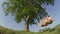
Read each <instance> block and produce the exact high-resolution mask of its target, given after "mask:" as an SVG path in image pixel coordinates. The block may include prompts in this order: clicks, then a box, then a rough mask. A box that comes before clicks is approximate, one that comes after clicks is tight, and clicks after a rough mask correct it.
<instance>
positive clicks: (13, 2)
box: [3, 0, 54, 31]
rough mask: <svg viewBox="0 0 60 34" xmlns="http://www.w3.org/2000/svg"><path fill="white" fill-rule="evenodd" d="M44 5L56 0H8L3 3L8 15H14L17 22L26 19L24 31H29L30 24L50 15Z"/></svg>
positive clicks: (51, 3)
mask: <svg viewBox="0 0 60 34" xmlns="http://www.w3.org/2000/svg"><path fill="white" fill-rule="evenodd" d="M43 5H54V0H7V1H5V2H4V3H3V8H4V10H5V11H4V12H5V14H6V15H9V14H11V15H12V16H14V18H15V20H16V22H17V23H20V22H21V21H22V20H23V21H25V24H24V31H29V24H30V25H32V24H35V20H37V21H38V19H42V14H44V15H48V13H47V12H46V10H45V8H44V7H43Z"/></svg>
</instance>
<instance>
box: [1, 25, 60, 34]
mask: <svg viewBox="0 0 60 34" xmlns="http://www.w3.org/2000/svg"><path fill="white" fill-rule="evenodd" d="M0 34H60V25H57V26H56V27H55V28H54V30H52V31H51V30H49V29H48V30H46V31H44V32H25V31H17V30H12V29H8V28H5V27H2V26H0Z"/></svg>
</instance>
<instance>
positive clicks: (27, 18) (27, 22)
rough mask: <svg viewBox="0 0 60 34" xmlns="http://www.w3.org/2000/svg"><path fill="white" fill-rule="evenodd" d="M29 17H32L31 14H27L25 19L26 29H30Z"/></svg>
mask: <svg viewBox="0 0 60 34" xmlns="http://www.w3.org/2000/svg"><path fill="white" fill-rule="evenodd" d="M29 18H30V16H27V17H26V19H25V23H24V31H29Z"/></svg>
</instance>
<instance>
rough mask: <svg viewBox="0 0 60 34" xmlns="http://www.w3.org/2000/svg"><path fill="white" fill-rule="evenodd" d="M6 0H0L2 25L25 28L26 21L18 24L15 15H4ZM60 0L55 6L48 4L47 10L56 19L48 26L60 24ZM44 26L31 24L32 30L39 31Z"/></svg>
mask: <svg viewBox="0 0 60 34" xmlns="http://www.w3.org/2000/svg"><path fill="white" fill-rule="evenodd" d="M4 1H5V0H0V25H1V26H4V27H6V28H9V29H14V30H23V27H24V23H23V21H22V22H21V23H20V24H18V23H16V22H15V20H14V17H13V16H11V15H10V16H5V15H4V10H3V8H2V3H3V2H4ZM59 3H60V0H55V4H54V6H51V5H49V6H46V11H47V12H48V13H49V15H51V16H52V17H53V19H54V22H53V23H52V24H50V25H48V26H46V27H51V28H52V27H54V26H56V25H57V24H60V4H59ZM41 28H44V27H40V26H38V25H32V26H30V31H35V32H36V31H38V30H39V29H41Z"/></svg>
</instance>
